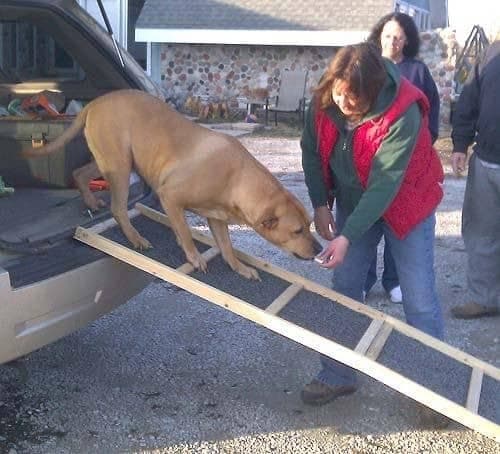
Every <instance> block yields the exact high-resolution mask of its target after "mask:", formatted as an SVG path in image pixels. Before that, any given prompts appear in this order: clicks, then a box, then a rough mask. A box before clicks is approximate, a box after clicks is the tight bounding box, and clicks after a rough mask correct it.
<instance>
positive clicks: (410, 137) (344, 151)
mask: <svg viewBox="0 0 500 454" xmlns="http://www.w3.org/2000/svg"><path fill="white" fill-rule="evenodd" d="M384 62H385V64H386V68H387V80H386V82H385V85H384V87H383V88H382V90H381V92H380V94H379V97H378V99H377V101H376V103H375V106H374V108H373V109H372V110H371V111H370V112H369V113H368V114H367V115H366V116H365V117H364V118H363V120H362V122H365V121H369V120H370V119H373V118H374V117H378V116H380V115H381V114H383V112H384V111H385V110H387V108H388V107H389V106H390V105H391V103H392V102H393V100H394V98H395V96H396V94H397V89H398V86H399V78H400V76H399V70H398V69H397V67H396V65H394V64H393V63H391V62H389V61H388V60H385V61H384ZM314 104H315V103H314V101H313V102H312V103H311V104H310V107H309V109H308V111H307V115H306V125H305V128H304V132H303V134H302V139H301V148H302V167H303V169H304V175H305V181H306V185H307V188H308V191H309V197H310V199H311V203H312V205H313V207H314V208H317V207H319V206H323V205H326V204H327V201H328V191H327V187H326V185H325V182H324V180H323V173H322V169H321V162H320V156H319V151H318V144H317V137H316V125H315V115H314ZM326 112H327V114H328V116H329V118H330V119H331V120H332V121H333V122H334V123H335V125H336V127H337V129H338V131H339V136H338V140H337V142H336V144H335V149H334V152H333V153H332V155H331V158H330V169H331V170H332V176H333V182H334V194H333V195H334V197H335V199H336V202H337V205H339V206H341V207H342V210H343V212H344V213H345V214H346V215H347V219H346V223H345V225H344V227H343V229H342V231H341V232H339V233H340V234H341V235H344V236H345V237H347V239H349V241H350V242H353V241H356V240H357V239H359V238H360V237H361V236H362V235H363V234H364V233H365V232H366V231H367V230H368V229H369V228H370V227H371V226H372V225H373V224H374V223H375V222H377V220H379V219H380V218H381V217H382V216H383V214H384V212H385V210H386V209H387V208H388V207H389V205H390V204H391V202H392V200H393V199H394V197H395V196H396V194H397V193H398V190H399V187H400V185H401V182H402V181H403V178H404V175H405V171H406V168H407V166H408V163H409V161H410V157H411V154H412V152H413V149H414V147H415V143H416V140H417V135H418V131H419V128H420V123H421V114H420V109H419V107H418V106H417V104H413V105H412V106H411V107H410V108H409V109H408V110H407V111H406V112H405V114H404V115H403V116H402V117H401V118H400V119H399V120H397V121H396V122H395V123H394V124H393V125H392V126H391V128H390V130H389V133H388V134H387V136H386V138H385V139H384V140H383V142H382V144H381V146H380V148H379V149H378V150H377V153H376V154H375V156H374V158H373V162H372V168H371V171H370V176H369V178H368V184H367V187H366V190H363V187H362V185H361V182H360V181H359V178H358V175H357V172H356V169H355V167H354V162H353V144H352V138H353V134H354V131H355V130H349V129H348V128H347V127H346V121H345V118H344V117H343V115H342V113H341V112H340V110H339V109H338V108H337V107H336V106H335V105H334V106H333V107H330V108H329V109H328V110H327V111H326ZM358 126H359V125H358Z"/></svg>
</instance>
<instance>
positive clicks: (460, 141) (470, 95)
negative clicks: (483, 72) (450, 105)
mask: <svg viewBox="0 0 500 454" xmlns="http://www.w3.org/2000/svg"><path fill="white" fill-rule="evenodd" d="M478 79H479V75H478V67H477V66H476V67H475V68H474V73H473V75H472V77H471V78H470V79H469V80H468V82H467V83H466V84H465V85H464V87H463V90H462V93H461V94H460V97H459V98H458V102H457V104H456V107H455V112H454V113H453V122H452V131H451V138H452V141H453V152H454V153H464V154H466V153H467V149H468V148H469V146H470V145H471V144H472V143H473V142H474V138H475V137H476V122H477V118H478V115H479V80H478Z"/></svg>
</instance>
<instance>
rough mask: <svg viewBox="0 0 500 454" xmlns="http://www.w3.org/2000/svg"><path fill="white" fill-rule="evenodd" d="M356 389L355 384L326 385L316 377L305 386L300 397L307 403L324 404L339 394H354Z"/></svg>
mask: <svg viewBox="0 0 500 454" xmlns="http://www.w3.org/2000/svg"><path fill="white" fill-rule="evenodd" d="M356 389H357V388H356V386H354V385H336V386H329V385H325V384H324V383H322V382H320V381H319V380H317V379H316V378H315V379H314V380H313V381H312V382H311V383H308V384H307V385H305V386H304V388H303V389H302V392H301V393H300V398H301V399H302V402H304V403H305V404H307V405H324V404H326V403H328V402H331V401H332V400H334V399H336V398H337V397H339V396H344V395H346V394H352V393H353V392H354V391H356Z"/></svg>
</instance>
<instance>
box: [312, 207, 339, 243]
mask: <svg viewBox="0 0 500 454" xmlns="http://www.w3.org/2000/svg"><path fill="white" fill-rule="evenodd" d="M314 226H315V227H316V232H318V234H319V235H320V236H321V238H323V239H325V240H328V241H331V240H333V238H334V234H335V231H336V227H335V221H334V220H333V215H332V212H331V211H330V209H329V208H328V207H327V206H321V207H318V208H315V209H314Z"/></svg>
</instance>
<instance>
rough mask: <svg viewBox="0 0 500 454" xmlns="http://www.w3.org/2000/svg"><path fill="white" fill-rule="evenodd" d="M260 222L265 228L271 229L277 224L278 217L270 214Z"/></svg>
mask: <svg viewBox="0 0 500 454" xmlns="http://www.w3.org/2000/svg"><path fill="white" fill-rule="evenodd" d="M261 224H262V226H263V227H264V228H265V229H268V230H272V229H274V228H275V227H276V226H277V225H278V218H277V217H276V216H270V217H268V218H266V219H264V220H263V221H262V223H261Z"/></svg>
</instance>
